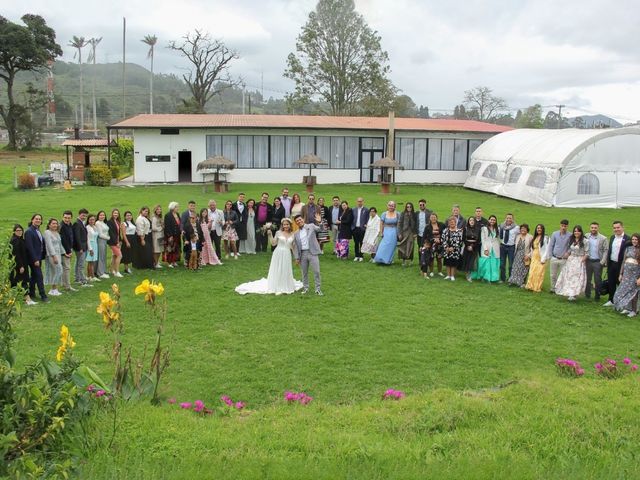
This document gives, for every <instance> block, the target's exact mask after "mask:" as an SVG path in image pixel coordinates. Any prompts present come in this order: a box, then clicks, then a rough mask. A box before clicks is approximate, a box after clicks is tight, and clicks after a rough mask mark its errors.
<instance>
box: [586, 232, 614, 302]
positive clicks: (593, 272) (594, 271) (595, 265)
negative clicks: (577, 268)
mask: <svg viewBox="0 0 640 480" xmlns="http://www.w3.org/2000/svg"><path fill="white" fill-rule="evenodd" d="M599 230H600V225H598V222H591V225H590V226H589V233H588V234H587V235H585V239H586V240H587V242H588V243H589V250H588V252H587V263H586V267H587V286H586V288H585V290H584V296H585V297H587V298H591V288H592V286H593V287H594V298H595V301H596V302H597V301H599V300H600V289H601V287H602V268H603V267H604V266H606V265H607V251H608V250H609V240H607V237H605V236H604V235H602V234H601V233H600V231H599ZM592 277H593V284H592V283H591V278H592Z"/></svg>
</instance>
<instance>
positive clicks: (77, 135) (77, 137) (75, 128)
mask: <svg viewBox="0 0 640 480" xmlns="http://www.w3.org/2000/svg"><path fill="white" fill-rule="evenodd" d="M73 138H74V140H80V127H79V126H78V124H77V123H76V124H75V125H74V126H73Z"/></svg>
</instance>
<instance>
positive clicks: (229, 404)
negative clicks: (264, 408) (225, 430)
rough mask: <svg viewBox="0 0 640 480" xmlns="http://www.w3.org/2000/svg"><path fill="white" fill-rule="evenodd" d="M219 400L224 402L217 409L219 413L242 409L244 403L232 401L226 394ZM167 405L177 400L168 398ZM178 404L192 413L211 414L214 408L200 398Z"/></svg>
mask: <svg viewBox="0 0 640 480" xmlns="http://www.w3.org/2000/svg"><path fill="white" fill-rule="evenodd" d="M220 400H221V401H222V403H223V404H224V407H222V408H220V409H218V411H219V413H221V414H227V415H228V414H229V413H230V412H231V411H233V410H243V409H244V407H245V406H246V404H245V403H244V402H234V401H233V400H231V397H229V396H227V395H223V396H222V397H220ZM167 403H168V404H169V405H175V404H176V403H178V401H177V400H176V399H175V398H170V399H169V400H167ZM178 406H179V407H180V408H181V409H182V410H191V411H193V412H194V413H198V414H201V415H213V413H214V409H212V408H207V406H206V405H205V403H204V402H203V401H202V400H195V401H194V402H180V403H178Z"/></svg>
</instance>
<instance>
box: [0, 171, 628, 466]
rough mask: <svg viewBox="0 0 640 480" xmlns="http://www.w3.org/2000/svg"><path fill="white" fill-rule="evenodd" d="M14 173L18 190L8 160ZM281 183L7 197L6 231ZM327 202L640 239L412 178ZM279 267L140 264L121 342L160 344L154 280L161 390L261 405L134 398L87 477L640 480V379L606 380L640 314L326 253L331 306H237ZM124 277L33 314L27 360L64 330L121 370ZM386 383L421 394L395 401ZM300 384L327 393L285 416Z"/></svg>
mask: <svg viewBox="0 0 640 480" xmlns="http://www.w3.org/2000/svg"><path fill="white" fill-rule="evenodd" d="M0 177H1V178H2V179H6V178H8V176H7V169H6V168H4V169H1V170H0ZM3 183H4V182H3ZM4 185H6V184H4ZM281 187H282V186H281V185H232V188H233V192H232V193H229V194H228V195H224V196H221V195H218V194H212V193H207V194H203V193H202V187H201V186H182V185H181V186H157V187H136V188H125V187H112V188H106V189H100V188H91V187H85V188H76V189H74V190H73V191H71V192H65V191H63V190H60V189H44V190H39V191H32V192H16V191H13V190H12V189H10V188H8V187H6V186H5V187H3V191H2V193H1V196H0V199H2V200H3V204H4V205H5V206H8V207H7V208H5V209H4V210H3V214H2V217H3V218H2V219H1V221H2V223H3V224H4V225H6V226H7V227H8V226H10V224H12V223H13V222H15V221H20V222H21V223H23V224H26V223H27V221H28V219H29V218H30V216H31V214H32V213H33V212H35V211H38V212H40V213H42V214H43V215H44V217H45V218H48V217H49V216H54V215H55V216H58V217H59V216H60V213H61V211H62V210H64V209H66V208H71V209H73V210H77V209H78V208H80V207H87V208H89V210H91V211H93V212H95V211H97V210H98V209H105V210H109V209H111V208H113V207H118V208H120V209H121V210H125V209H131V210H134V209H137V208H139V207H140V206H141V205H151V206H152V205H154V204H156V203H160V204H162V205H163V207H164V208H166V205H167V204H168V202H169V201H171V200H176V201H178V202H180V203H181V204H182V205H186V202H187V201H188V200H190V199H192V198H193V199H195V200H196V201H197V202H198V207H200V206H204V205H205V203H206V201H207V200H208V199H209V198H215V199H216V200H218V203H219V204H220V203H221V201H222V200H225V199H227V198H231V199H234V198H235V195H236V194H237V192H239V191H241V190H242V191H244V192H245V193H246V194H247V195H248V196H249V197H254V198H256V197H258V196H259V193H260V192H261V191H263V190H266V191H268V192H271V193H272V196H273V195H275V194H277V193H279V191H280V189H281ZM289 187H290V190H291V192H292V193H293V192H294V191H296V190H298V191H300V192H301V193H302V190H303V189H302V188H299V189H298V188H297V186H294V185H289ZM316 194H317V195H320V196H322V195H324V196H325V197H326V198H330V197H331V196H332V195H334V194H338V195H340V196H341V197H342V198H347V199H349V200H351V201H352V202H353V200H355V198H356V197H357V196H359V195H362V196H363V197H364V198H365V202H366V204H367V205H370V206H371V205H375V206H377V207H378V209H383V208H384V204H385V203H386V201H387V199H388V198H393V199H395V200H397V201H398V202H405V201H414V202H416V201H417V200H418V199H419V198H421V197H425V198H427V200H428V203H429V207H430V208H432V209H434V210H436V211H437V212H440V213H441V217H443V216H445V215H446V213H447V212H448V211H449V210H450V207H451V205H452V204H453V203H459V204H460V205H461V206H462V212H463V214H464V215H465V216H466V215H468V214H469V213H470V212H472V211H473V208H475V206H476V205H480V206H482V207H483V208H484V210H485V214H486V215H488V214H491V213H496V214H497V215H498V217H499V218H500V219H502V218H503V216H504V214H505V213H506V212H507V211H510V212H513V213H514V214H515V216H516V220H517V221H518V222H522V221H526V222H528V223H529V224H535V223H538V222H542V223H545V224H547V225H548V227H549V230H552V229H555V226H556V225H557V224H558V223H559V220H560V219H561V218H564V217H567V218H569V220H570V221H571V224H574V223H581V224H582V225H583V226H586V225H588V223H589V222H590V221H592V220H596V221H599V222H600V223H601V224H602V225H603V228H604V229H605V230H606V233H607V234H608V233H609V232H608V229H609V225H610V224H611V221H612V220H613V219H614V218H621V219H623V220H624V221H625V223H626V224H627V231H628V232H631V231H633V230H634V227H635V229H640V228H639V227H640V210H639V209H625V210H622V211H614V210H594V209H589V210H587V209H575V210H573V209H571V210H570V209H546V208H541V207H536V206H531V205H527V204H523V203H520V202H514V201H512V200H508V199H503V198H498V197H495V196H492V195H486V194H482V193H478V192H472V191H468V190H465V189H462V188H460V187H437V186H429V187H422V186H405V185H403V186H401V187H400V190H399V192H398V193H397V194H394V195H391V196H383V195H381V194H379V193H378V187H377V186H375V185H374V186H369V185H332V186H329V185H320V186H318V189H317V192H316ZM328 250H329V248H327V251H328ZM269 257H270V255H269V254H261V255H256V256H242V257H241V258H240V259H239V260H238V261H234V260H227V261H225V265H223V266H219V267H210V268H206V269H203V270H202V271H199V272H195V273H194V272H187V271H184V270H182V269H179V270H177V271H172V270H168V269H164V270H162V271H155V272H135V273H134V275H132V276H131V277H126V278H124V279H121V280H119V281H118V283H119V285H120V287H121V289H122V291H123V299H122V302H123V308H124V315H125V317H124V318H125V320H124V321H125V325H126V332H125V334H124V339H123V340H124V343H125V345H126V346H131V347H132V349H133V351H134V354H135V355H136V356H142V354H143V351H144V348H145V346H146V347H148V348H150V347H151V346H152V344H153V340H154V332H155V323H154V322H153V321H152V320H151V318H150V316H149V315H148V311H147V310H146V308H145V306H144V305H143V303H142V298H140V297H135V296H134V294H133V289H134V287H135V285H136V284H137V283H138V282H140V281H141V280H142V279H143V278H153V279H155V280H157V281H160V282H162V283H163V284H164V285H165V288H166V294H165V298H166V300H167V302H168V312H169V315H168V317H169V318H168V322H167V336H166V341H167V344H170V349H171V365H170V367H169V368H168V370H167V372H166V375H165V377H164V381H163V384H162V387H161V393H162V395H163V396H164V398H169V397H175V398H177V399H178V401H193V400H196V399H201V400H203V401H205V402H206V403H207V404H209V405H213V406H217V405H218V404H219V397H220V395H223V394H227V395H230V396H231V397H232V398H233V399H234V400H242V401H245V402H247V410H246V411H245V412H243V413H242V414H237V415H236V414H234V415H232V416H229V417H217V416H214V417H207V418H199V417H196V416H195V415H193V414H191V413H190V412H184V411H180V410H179V408H178V407H176V406H170V405H168V404H165V405H163V406H161V407H151V406H149V405H148V404H146V403H141V404H135V405H129V406H127V408H126V409H125V411H124V412H123V413H122V417H121V422H122V423H121V426H120V429H119V432H118V435H117V437H116V442H115V444H114V447H113V448H112V449H109V450H107V449H105V448H101V449H97V450H96V451H94V452H92V454H91V455H90V457H89V458H88V459H86V461H85V462H83V463H82V464H81V465H79V468H80V470H79V472H80V473H79V475H80V477H81V478H154V479H155V478H219V477H221V476H226V477H229V478H293V477H296V478H427V477H431V478H432V477H435V478H440V477H449V478H460V477H470V478H496V477H509V478H567V477H569V478H611V477H618V478H633V477H637V476H638V457H637V455H638V454H637V452H636V450H637V448H636V447H637V444H636V440H635V439H637V438H639V436H640V421H639V420H638V418H637V411H638V407H639V406H640V400H639V398H640V397H639V395H638V394H639V393H640V388H639V384H638V377H637V376H633V377H629V378H625V379H622V380H616V381H606V380H601V379H598V378H596V377H595V375H594V373H593V368H592V364H593V363H595V362H597V361H600V360H602V359H603V358H605V357H607V356H612V355H613V356H617V357H618V358H622V357H623V356H629V357H631V358H632V359H634V361H638V359H639V355H640V352H639V348H638V342H637V339H638V333H639V330H640V323H639V322H638V321H636V320H630V319H628V318H626V317H622V316H620V315H617V314H615V313H613V312H611V311H610V310H606V309H604V308H602V307H601V306H599V305H598V304H595V303H594V302H593V301H587V300H585V299H580V300H579V301H577V302H576V303H573V304H570V303H569V302H567V301H566V299H563V298H560V297H556V296H552V295H550V294H548V293H546V292H543V293H540V294H532V293H531V292H526V291H522V290H520V289H517V288H509V287H506V286H502V285H491V286H490V285H485V284H481V283H474V284H468V283H467V282H464V281H458V282H455V283H451V282H444V281H443V280H439V279H435V280H430V281H425V280H424V279H422V278H420V276H419V273H418V267H417V266H416V265H415V264H414V266H413V267H411V268H402V267H401V266H400V265H397V264H396V265H393V266H390V267H381V266H376V265H371V264H369V263H366V262H365V263H359V264H355V263H354V262H352V261H348V262H342V261H339V260H337V259H335V258H333V257H331V256H330V255H329V254H328V253H327V255H324V256H323V257H322V258H321V269H322V278H323V291H324V292H325V296H324V297H316V296H306V297H305V296H301V295H291V296H279V297H275V296H245V297H241V296H239V295H237V294H235V293H234V291H233V289H234V287H235V286H236V285H238V284H239V283H242V282H245V281H249V280H254V279H257V278H260V277H261V276H266V273H267V270H268V265H269ZM295 273H296V277H298V278H299V273H298V271H297V270H296V271H295ZM459 280H462V278H460V279H459ZM109 284H110V282H108V281H103V282H101V283H100V284H97V285H96V287H95V288H91V289H82V290H81V291H80V292H77V293H73V294H70V295H64V296H63V297H60V298H56V299H53V300H52V302H51V304H49V305H38V306H36V307H34V308H30V309H26V310H24V312H23V316H22V317H21V318H20V319H19V321H18V326H17V333H18V335H19V337H18V344H17V349H18V352H19V361H20V362H22V363H23V364H24V363H28V362H30V361H32V360H34V359H35V358H37V357H38V356H40V355H46V356H48V357H53V355H54V354H55V349H56V347H57V337H58V329H59V326H60V324H62V323H65V324H66V325H68V326H69V328H70V330H71V332H72V334H73V336H74V338H75V340H76V341H77V344H78V345H77V347H76V349H75V354H76V355H77V356H79V357H80V358H82V359H83V360H84V361H85V362H86V363H87V364H89V365H91V366H94V367H95V369H96V370H97V371H98V372H99V373H100V374H101V375H102V376H103V377H105V378H109V377H110V373H111V364H110V361H109V354H110V349H111V337H110V336H109V335H108V334H107V333H106V332H105V331H104V330H103V328H102V324H101V319H100V318H99V316H98V315H97V314H96V313H95V307H96V305H97V301H98V292H99V291H100V290H101V288H100V287H103V289H106V288H107V287H108V285H109ZM558 356H563V357H571V358H574V359H577V360H579V361H580V362H581V363H582V364H583V366H585V367H586V368H587V371H588V373H587V375H586V377H585V378H582V379H577V380H570V379H565V378H560V377H558V376H557V374H556V372H555V368H554V360H555V358H556V357H558ZM387 388H396V389H400V390H403V391H405V392H406V393H407V398H406V399H404V400H402V401H400V402H382V401H381V400H380V397H381V395H382V393H383V392H384V391H385V390H386V389H387ZM285 390H295V391H305V392H307V393H308V394H310V395H311V396H313V397H314V400H313V402H312V403H311V404H309V405H308V406H301V405H285V404H284V401H283V399H282V395H283V392H284V391H285ZM108 422H109V421H108V419H106V418H104V417H101V416H99V417H98V418H97V420H96V424H95V432H94V435H95V436H96V438H98V439H100V438H105V439H107V438H108V429H109V426H108ZM106 443H107V441H106V440H105V441H104V442H102V443H100V444H101V445H106Z"/></svg>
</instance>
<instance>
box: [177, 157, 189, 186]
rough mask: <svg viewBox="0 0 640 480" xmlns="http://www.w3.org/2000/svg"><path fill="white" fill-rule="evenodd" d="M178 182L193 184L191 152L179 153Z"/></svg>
mask: <svg viewBox="0 0 640 480" xmlns="http://www.w3.org/2000/svg"><path fill="white" fill-rule="evenodd" d="M178 181H179V182H188V183H191V152H178Z"/></svg>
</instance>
